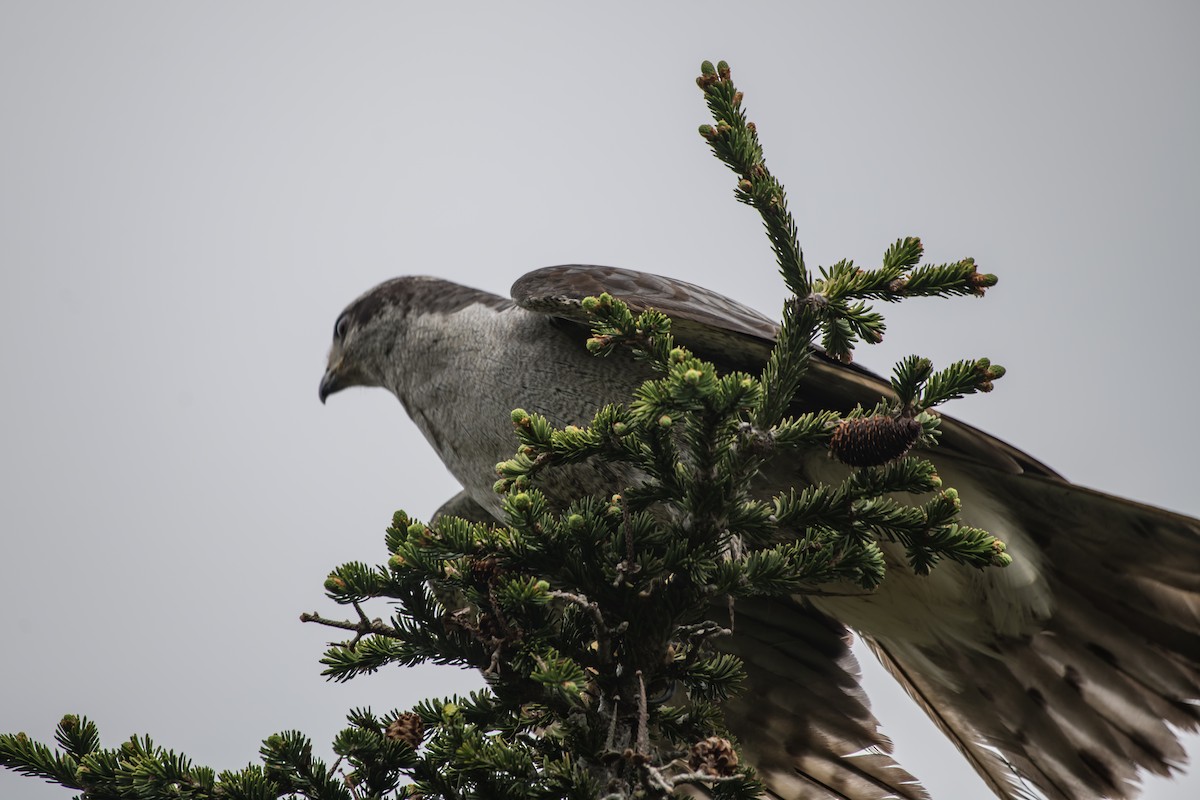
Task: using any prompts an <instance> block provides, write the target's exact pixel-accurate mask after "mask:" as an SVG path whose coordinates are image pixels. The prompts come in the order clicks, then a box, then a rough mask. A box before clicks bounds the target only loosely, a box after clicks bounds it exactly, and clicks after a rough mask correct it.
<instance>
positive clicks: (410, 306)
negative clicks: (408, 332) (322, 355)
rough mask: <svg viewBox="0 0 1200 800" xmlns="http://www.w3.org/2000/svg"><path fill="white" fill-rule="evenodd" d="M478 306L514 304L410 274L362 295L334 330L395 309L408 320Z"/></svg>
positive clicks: (357, 323) (507, 305)
mask: <svg viewBox="0 0 1200 800" xmlns="http://www.w3.org/2000/svg"><path fill="white" fill-rule="evenodd" d="M474 303H479V304H482V305H485V306H488V307H490V308H495V309H497V310H499V309H503V308H508V307H510V306H511V305H512V304H513V303H512V301H511V300H509V299H507V298H504V297H500V296H498V295H494V294H491V293H489V292H485V291H482V290H480V289H473V288H471V287H470V286H462V285H461V284H457V283H453V282H451V281H447V280H443V279H441V278H434V277H430V276H427V275H407V276H404V277H402V278H392V279H391V280H389V281H384V282H383V283H381V284H379V285H378V286H376V287H375V288H374V289H371V290H370V291H368V292H366V293H365V294H363V295H361V296H360V297H359V298H358V299H357V300H355V301H354V302H353V303H351V304H350V305H348V306H347V307H346V310H345V311H343V312H342V314H341V316H340V317H338V322H337V324H336V325H335V328H334V330H335V332H336V331H337V329H338V328H343V330H344V329H348V328H362V327H364V326H365V325H367V324H368V323H369V322H370V321H371V320H373V319H374V318H375V317H376V316H378V315H379V314H381V313H383V312H384V311H387V310H391V309H394V310H396V311H398V312H399V313H400V315H401V316H404V317H407V316H411V315H416V314H453V313H454V312H455V311H458V310H460V309H463V308H466V307H467V306H469V305H472V304H474ZM343 320H345V321H344V322H343Z"/></svg>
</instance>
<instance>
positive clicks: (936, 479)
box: [929, 472, 942, 489]
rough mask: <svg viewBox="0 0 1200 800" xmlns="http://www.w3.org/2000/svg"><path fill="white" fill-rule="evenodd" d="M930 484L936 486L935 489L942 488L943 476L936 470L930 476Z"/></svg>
mask: <svg viewBox="0 0 1200 800" xmlns="http://www.w3.org/2000/svg"><path fill="white" fill-rule="evenodd" d="M929 485H930V486H932V487H934V488H935V489H939V488H941V486H942V478H941V476H940V475H938V474H937V473H936V472H935V473H933V474H931V475H930V476H929Z"/></svg>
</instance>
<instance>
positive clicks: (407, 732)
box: [385, 711, 425, 750]
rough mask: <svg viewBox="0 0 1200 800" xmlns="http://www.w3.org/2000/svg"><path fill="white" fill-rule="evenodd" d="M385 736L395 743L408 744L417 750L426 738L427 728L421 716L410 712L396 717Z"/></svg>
mask: <svg viewBox="0 0 1200 800" xmlns="http://www.w3.org/2000/svg"><path fill="white" fill-rule="evenodd" d="M385 735H386V736H387V738H389V739H391V740H392V741H394V742H395V741H399V742H406V743H407V744H408V746H409V747H411V748H412V749H414V750H416V749H417V747H418V746H419V745H420V744H421V740H422V739H424V738H425V726H424V725H423V724H422V723H421V716H420V715H419V714H414V713H413V712H411V711H409V712H406V713H404V714H401V715H400V716H398V717H396V719H395V720H393V721H392V724H391V725H388V726H387V733H386V734H385Z"/></svg>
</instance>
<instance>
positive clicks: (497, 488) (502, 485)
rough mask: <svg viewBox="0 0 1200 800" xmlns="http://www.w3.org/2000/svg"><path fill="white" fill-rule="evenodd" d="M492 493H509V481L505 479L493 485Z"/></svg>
mask: <svg viewBox="0 0 1200 800" xmlns="http://www.w3.org/2000/svg"><path fill="white" fill-rule="evenodd" d="M492 491H493V492H495V493H496V494H504V493H505V492H507V491H508V481H507V480H506V479H504V478H501V479H500V480H498V481H496V482H495V483H493V484H492Z"/></svg>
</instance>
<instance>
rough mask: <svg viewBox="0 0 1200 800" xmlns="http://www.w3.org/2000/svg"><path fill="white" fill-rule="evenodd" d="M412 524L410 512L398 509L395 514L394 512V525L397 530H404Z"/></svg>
mask: <svg viewBox="0 0 1200 800" xmlns="http://www.w3.org/2000/svg"><path fill="white" fill-rule="evenodd" d="M410 524H412V523H411V522H410V520H409V519H408V514H405V513H404V512H403V511H397V512H396V513H395V514H392V527H393V528H395V529H396V530H400V531H402V530H404V529H405V528H407V527H408V526H409V525H410Z"/></svg>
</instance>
